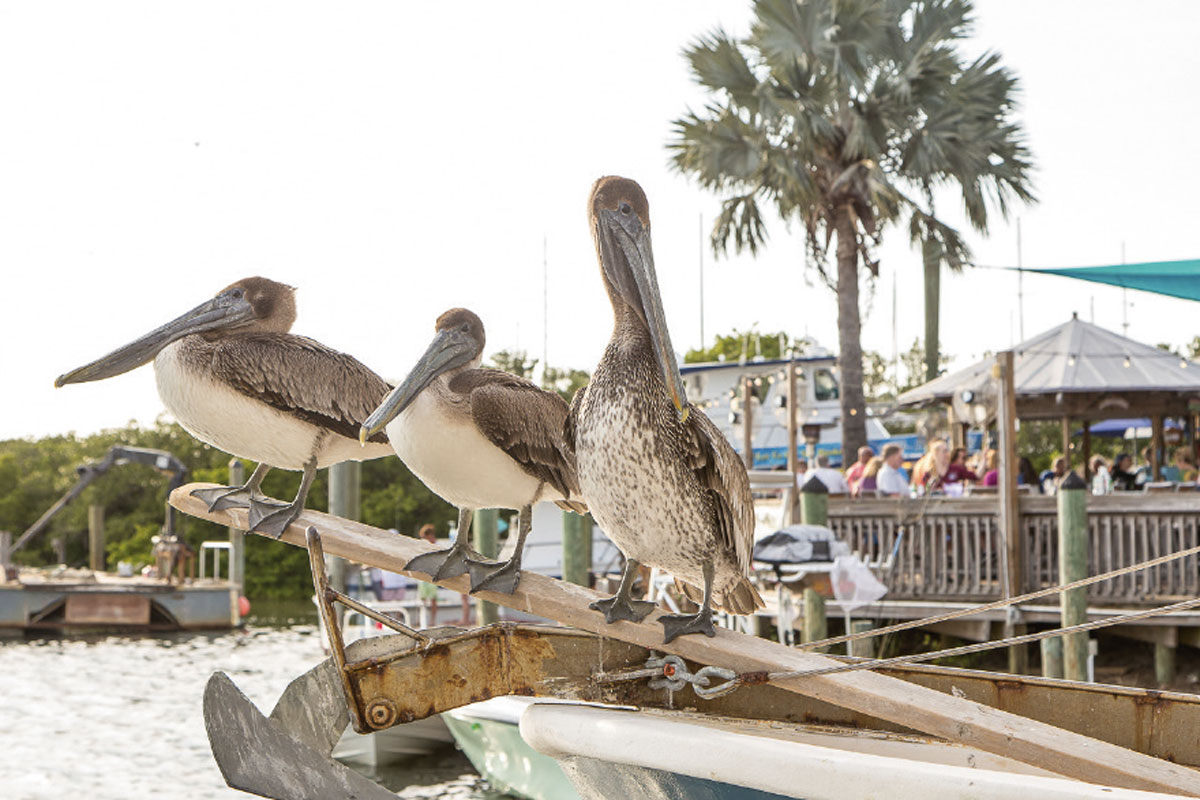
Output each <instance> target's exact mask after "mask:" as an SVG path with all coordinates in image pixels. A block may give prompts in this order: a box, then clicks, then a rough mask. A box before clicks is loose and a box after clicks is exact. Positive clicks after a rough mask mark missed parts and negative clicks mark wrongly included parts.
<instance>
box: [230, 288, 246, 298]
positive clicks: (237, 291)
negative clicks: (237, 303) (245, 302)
mask: <svg viewBox="0 0 1200 800" xmlns="http://www.w3.org/2000/svg"><path fill="white" fill-rule="evenodd" d="M230 294H231V295H232V296H233V299H234V300H241V299H242V294H243V292H242V290H241V289H234V290H233V291H232V292H231V293H230Z"/></svg>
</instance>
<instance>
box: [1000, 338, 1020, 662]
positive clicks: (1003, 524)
mask: <svg viewBox="0 0 1200 800" xmlns="http://www.w3.org/2000/svg"><path fill="white" fill-rule="evenodd" d="M992 374H993V375H995V376H996V378H997V379H998V380H999V382H1000V392H999V394H1000V403H999V408H998V410H997V414H996V427H997V429H998V430H999V434H1000V437H999V438H1000V459H999V460H1000V492H999V495H1000V519H999V523H1000V536H1001V537H1002V540H1003V542H1004V565H1005V577H1004V581H1005V582H1004V596H1005V597H1015V596H1016V595H1019V594H1024V593H1025V580H1024V578H1025V548H1024V546H1023V545H1022V542H1021V507H1020V505H1019V502H1018V496H1017V400H1016V389H1015V386H1014V384H1013V353H1012V351H1011V350H1005V351H1004V352H1002V353H1000V354H999V355H997V356H996V366H995V367H994V368H993V373H992ZM1025 632H1026V631H1025V626H1024V625H1021V624H1013V622H1011V621H1010V620H1009V618H1006V620H1005V626H1004V636H1005V638H1009V637H1012V636H1020V635H1022V634H1024V633H1025ZM1008 671H1009V672H1012V673H1017V674H1024V673H1026V672H1028V671H1029V649H1028V647H1027V646H1025V645H1017V646H1015V647H1010V648H1008Z"/></svg>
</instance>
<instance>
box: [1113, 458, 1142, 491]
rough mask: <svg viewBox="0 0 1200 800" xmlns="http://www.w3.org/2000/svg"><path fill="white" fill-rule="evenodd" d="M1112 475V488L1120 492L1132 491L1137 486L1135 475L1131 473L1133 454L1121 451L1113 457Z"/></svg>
mask: <svg viewBox="0 0 1200 800" xmlns="http://www.w3.org/2000/svg"><path fill="white" fill-rule="evenodd" d="M1110 474H1111V476H1112V484H1113V489H1116V490H1117V491H1120V492H1132V491H1133V490H1134V489H1136V488H1137V476H1136V475H1135V474H1134V473H1133V456H1131V455H1129V453H1121V454H1120V455H1118V456H1117V457H1116V458H1115V459H1113V468H1112V472H1111V473H1110Z"/></svg>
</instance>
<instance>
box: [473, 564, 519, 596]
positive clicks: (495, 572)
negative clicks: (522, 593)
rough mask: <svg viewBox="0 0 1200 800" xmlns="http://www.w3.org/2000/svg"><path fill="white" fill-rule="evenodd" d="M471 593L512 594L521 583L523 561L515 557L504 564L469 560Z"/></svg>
mask: <svg viewBox="0 0 1200 800" xmlns="http://www.w3.org/2000/svg"><path fill="white" fill-rule="evenodd" d="M467 563H468V565H469V567H470V572H471V593H472V594H474V593H475V592H478V591H487V592H499V593H500V594H512V593H513V592H515V591H516V590H517V584H519V583H520V582H521V559H519V558H517V557H516V556H513V557H512V558H510V559H509V560H508V561H505V562H504V563H502V564H496V563H489V562H486V561H474V560H469V561H468V562H467Z"/></svg>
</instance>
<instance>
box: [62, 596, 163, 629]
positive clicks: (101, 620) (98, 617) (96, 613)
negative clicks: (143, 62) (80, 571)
mask: <svg viewBox="0 0 1200 800" xmlns="http://www.w3.org/2000/svg"><path fill="white" fill-rule="evenodd" d="M63 619H64V621H65V622H66V623H67V624H68V625H149V624H150V598H149V597H148V596H146V595H144V594H134V593H132V592H122V593H119V594H118V593H115V592H75V593H72V594H69V595H67V608H66V612H65V613H64V615H63Z"/></svg>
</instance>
